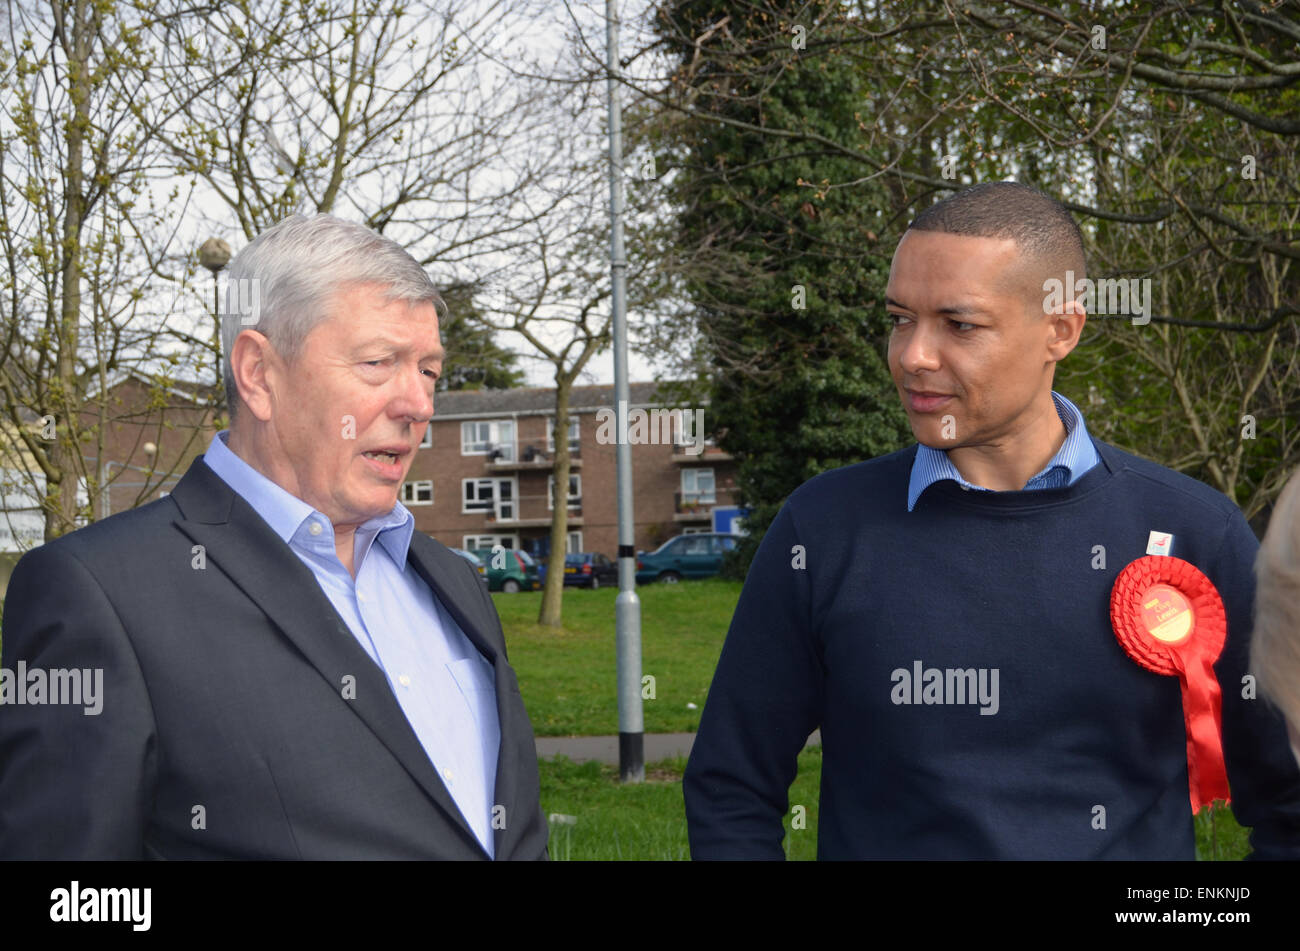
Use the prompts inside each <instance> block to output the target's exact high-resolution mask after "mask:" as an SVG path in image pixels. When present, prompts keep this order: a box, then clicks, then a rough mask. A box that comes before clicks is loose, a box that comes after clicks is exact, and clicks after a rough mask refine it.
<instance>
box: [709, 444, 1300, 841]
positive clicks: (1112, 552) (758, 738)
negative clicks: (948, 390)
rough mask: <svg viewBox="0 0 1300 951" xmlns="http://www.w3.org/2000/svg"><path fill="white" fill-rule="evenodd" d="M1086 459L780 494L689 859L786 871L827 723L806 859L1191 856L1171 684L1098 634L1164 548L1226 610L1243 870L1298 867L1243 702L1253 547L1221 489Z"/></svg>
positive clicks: (1261, 740) (853, 481)
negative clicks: (1062, 466)
mask: <svg viewBox="0 0 1300 951" xmlns="http://www.w3.org/2000/svg"><path fill="white" fill-rule="evenodd" d="M1094 444H1095V445H1096V447H1097V451H1098V453H1099V454H1100V455H1101V463H1100V464H1099V465H1097V466H1095V467H1094V468H1093V469H1092V470H1090V471H1089V472H1088V473H1087V474H1085V475H1084V476H1083V477H1082V478H1080V479H1079V480H1078V481H1077V482H1076V483H1075V484H1074V485H1072V486H1069V487H1067V488H1062V489H1047V490H1038V491H1029V492H1023V491H1022V492H998V493H985V492H973V491H966V490H963V489H962V488H960V487H959V486H958V485H957V484H956V483H954V482H951V481H946V482H940V483H936V484H935V485H933V486H931V487H930V488H928V489H927V490H926V491H925V492H924V493H923V494H922V495H921V497H920V499H919V500H918V501H917V504H916V508H915V510H914V511H912V512H908V511H907V483H908V475H909V473H910V471H911V466H912V460H913V458H914V457H915V455H916V447H915V446H913V447H911V448H909V449H906V450H903V451H901V452H897V453H893V454H892V455H889V456H884V457H881V458H879V459H873V460H871V461H869V462H864V463H860V464H858V465H853V466H847V467H845V468H842V469H836V470H834V471H832V472H827V473H824V474H822V475H820V476H817V477H816V478H814V479H812V480H810V481H809V482H807V483H806V484H804V485H803V486H801V487H800V488H799V489H798V490H797V491H796V492H795V493H794V494H792V495H791V496H790V498H789V500H788V501H787V502H786V504H785V506H784V507H783V508H782V510H781V512H780V514H779V515H778V516H777V517H776V519H775V520H774V521H773V523H772V526H771V528H770V529H769V530H768V532H767V535H766V536H765V537H764V539H763V542H762V544H761V546H760V547H759V550H758V554H757V556H756V557H755V560H754V563H753V565H752V567H751V568H750V571H749V576H748V577H747V578H746V580H745V586H744V591H743V593H742V594H741V597H740V603H739V604H738V605H737V608H736V613H735V616H734V618H733V619H732V622H731V628H730V630H729V631H728V634H727V639H726V643H725V645H724V647H723V650H722V656H721V659H720V660H719V663H718V669H717V673H716V674H715V676H714V680H713V685H712V687H711V688H710V691H709V697H708V701H707V703H706V705H705V708H704V712H703V715H702V717H701V721H700V729H699V732H698V734H697V736H696V739H695V746H694V749H693V751H692V754H691V759H690V763H689V765H688V767H687V770H686V777H685V782H684V792H685V798H686V813H687V819H688V823H689V828H690V842H691V853H692V856H693V857H695V858H697V859H699V858H710V859H712V858H725V859H740V858H781V857H782V856H783V851H782V847H781V842H782V837H783V835H784V831H783V828H782V818H783V817H784V816H786V815H787V814H788V813H789V812H790V810H791V808H792V806H793V805H803V806H804V807H805V810H806V812H807V814H808V815H809V817H810V818H811V817H812V815H813V810H812V809H811V803H795V804H791V803H789V802H788V790H789V787H790V784H791V782H792V781H793V780H794V777H795V773H796V756H797V754H798V752H799V750H800V749H801V748H802V747H803V745H804V742H805V740H806V738H807V737H808V735H809V734H810V733H811V732H812V731H813V730H814V729H816V728H818V727H820V728H821V733H822V753H823V760H822V778H821V800H820V804H819V810H818V815H817V816H816V829H817V832H816V834H817V844H818V855H819V857H820V858H823V859H865V858H889V859H893V858H900V859H901V858H930V859H997V858H1016V859H1043V858H1052V859H1057V858H1059V859H1081V858H1107V859H1112V858H1113V859H1192V858H1194V857H1195V843H1194V838H1193V826H1192V812H1191V805H1190V803H1189V799H1188V782H1187V748H1186V731H1185V729H1184V726H1183V710H1182V699H1181V691H1180V688H1179V683H1178V679H1177V678H1175V677H1163V676H1160V675H1157V674H1153V673H1150V672H1148V671H1147V670H1145V669H1143V668H1142V667H1140V666H1138V664H1137V663H1135V662H1134V661H1133V660H1131V659H1130V658H1129V657H1128V655H1127V654H1125V653H1124V650H1123V648H1122V647H1120V645H1119V644H1118V642H1117V641H1116V639H1115V635H1114V633H1113V632H1112V629H1111V624H1110V619H1109V603H1110V593H1111V587H1112V585H1113V584H1114V582H1115V578H1116V577H1117V576H1118V574H1119V572H1120V571H1121V570H1122V569H1123V568H1124V566H1125V565H1127V564H1128V563H1129V562H1131V561H1133V560H1134V559H1137V558H1141V557H1143V556H1144V555H1145V554H1146V546H1147V539H1148V534H1149V532H1150V531H1152V530H1156V531H1161V532H1171V533H1173V536H1174V541H1173V551H1172V554H1173V555H1174V556H1175V557H1179V558H1182V559H1184V560H1186V561H1189V562H1191V563H1192V564H1194V565H1196V566H1197V567H1198V568H1200V569H1201V571H1203V572H1204V573H1205V574H1206V575H1208V576H1209V578H1210V580H1211V581H1213V582H1214V584H1215V586H1216V587H1217V588H1218V590H1219V592H1220V593H1221V594H1222V595H1223V598H1224V601H1225V604H1226V607H1227V614H1228V627H1229V630H1228V639H1227V643H1226V645H1225V648H1224V652H1223V655H1222V656H1221V657H1220V659H1219V663H1218V664H1217V666H1216V672H1217V674H1218V677H1219V683H1220V685H1221V686H1222V689H1223V733H1224V751H1225V756H1226V760H1227V766H1228V778H1229V782H1230V784H1231V787H1232V794H1233V808H1234V811H1235V813H1236V816H1237V818H1238V820H1239V821H1240V822H1241V823H1242V824H1243V825H1247V826H1253V827H1254V833H1253V835H1252V845H1253V847H1254V849H1255V855H1256V857H1270V858H1291V859H1294V858H1300V769H1297V766H1296V763H1295V760H1294V758H1293V757H1292V755H1291V752H1290V749H1289V746H1288V743H1287V738H1286V730H1285V726H1284V723H1283V721H1282V719H1281V717H1280V716H1279V715H1278V714H1277V712H1276V711H1275V710H1274V709H1273V708H1272V707H1271V706H1269V705H1268V704H1267V701H1265V700H1262V699H1246V698H1244V697H1243V693H1250V692H1251V691H1250V690H1249V689H1247V688H1246V687H1243V677H1244V676H1245V675H1246V673H1247V670H1246V665H1247V660H1248V657H1249V635H1250V626H1251V613H1252V605H1253V601H1254V590H1255V589H1254V576H1253V565H1254V557H1255V552H1256V549H1257V547H1258V545H1257V542H1256V540H1255V537H1254V535H1253V534H1252V532H1251V530H1250V528H1249V526H1248V525H1247V524H1246V521H1245V519H1244V518H1243V517H1242V515H1241V512H1240V511H1239V510H1238V509H1237V507H1236V506H1235V505H1233V504H1232V503H1231V502H1230V501H1229V500H1228V499H1227V498H1226V497H1225V496H1223V495H1222V494H1220V493H1218V492H1216V491H1214V490H1213V489H1210V488H1209V487H1207V486H1205V485H1203V484H1201V483H1200V482H1197V481H1195V480H1193V479H1190V478H1188V477H1186V476H1183V475H1180V474H1178V473H1176V472H1173V471H1172V470H1169V469H1166V468H1163V467H1161V466H1158V465H1155V464H1154V463H1151V462H1147V461H1145V460H1142V459H1139V458H1137V457H1135V456H1132V455H1129V454H1127V453H1124V452H1121V451H1120V450H1118V449H1115V448H1114V447H1111V446H1107V445H1105V444H1103V443H1100V442H1097V441H1095V440H1094ZM1097 546H1101V547H1100V548H1098V547H1097ZM1102 556H1104V567H1101V564H1102ZM931 671H937V673H931ZM918 680H919V681H920V683H917V682H916V681H918ZM940 701H942V702H940ZM812 827H813V823H812V822H809V826H808V828H809V829H811V828H812ZM790 834H791V835H800V834H805V835H810V834H812V833H811V832H801V831H798V830H795V831H792V832H791V833H790Z"/></svg>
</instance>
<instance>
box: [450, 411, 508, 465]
mask: <svg viewBox="0 0 1300 951" xmlns="http://www.w3.org/2000/svg"><path fill="white" fill-rule="evenodd" d="M480 426H486V427H487V437H488V438H487V439H482V438H480V437H481V436H482V435H483V433H482V431H481V430H480V429H479V428H478V427H480ZM503 426H509V427H510V438H509V439H506V438H505V437H503V436H502V434H501V428H502V427H503ZM471 427H472V428H471ZM518 439H519V427H518V426H516V425H515V421H514V420H513V419H467V420H465V421H464V422H463V423H461V424H460V454H461V455H462V456H486V455H488V454H489V453H490V452H491V451H492V450H493V449H500V450H501V455H500V456H499V457H498V458H499V459H500V460H501V461H502V462H514V461H515V459H516V458H517V457H518V455H519V453H518V451H517V450H518V446H517V441H518ZM480 446H481V447H483V448H478V447H480Z"/></svg>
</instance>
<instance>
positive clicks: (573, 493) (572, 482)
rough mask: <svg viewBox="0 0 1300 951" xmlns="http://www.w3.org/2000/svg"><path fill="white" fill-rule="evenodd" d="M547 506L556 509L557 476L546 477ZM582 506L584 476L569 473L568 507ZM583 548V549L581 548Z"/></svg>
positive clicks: (566, 504) (566, 505)
mask: <svg viewBox="0 0 1300 951" xmlns="http://www.w3.org/2000/svg"><path fill="white" fill-rule="evenodd" d="M546 507H547V509H549V510H552V511H553V510H554V509H555V476H554V475H548V476H547V477H546ZM581 507H582V476H581V475H579V474H578V473H570V474H569V495H568V497H567V499H566V500H565V508H566V509H576V508H581ZM579 550H581V549H579Z"/></svg>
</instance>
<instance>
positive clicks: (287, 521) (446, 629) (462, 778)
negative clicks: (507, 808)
mask: <svg viewBox="0 0 1300 951" xmlns="http://www.w3.org/2000/svg"><path fill="white" fill-rule="evenodd" d="M227 433H228V430H224V429H223V430H222V431H221V432H219V433H217V435H216V436H214V437H213V439H212V444H211V445H210V446H209V447H208V451H207V452H206V453H205V454H204V456H203V461H204V462H206V463H207V465H208V468H210V469H211V470H212V471H213V472H215V473H216V474H217V475H218V476H220V477H221V478H222V479H223V480H224V481H225V482H226V484H227V485H229V486H230V487H231V488H232V489H234V490H235V491H236V492H238V493H239V494H240V495H241V496H243V498H244V500H245V501H246V502H248V504H249V505H251V506H252V507H253V509H254V511H256V512H257V514H258V515H260V516H262V518H263V519H264V520H265V521H266V523H267V524H268V525H270V526H271V528H272V530H273V531H274V532H275V533H276V534H277V535H279V536H280V538H282V539H283V540H284V542H285V544H287V545H288V546H289V548H290V549H291V550H292V551H293V553H294V554H295V555H297V556H298V558H299V559H300V560H301V561H302V563H303V564H305V565H306V566H307V567H308V568H310V569H311V573H312V574H313V575H314V576H315V577H316V581H317V582H318V583H319V584H320V586H321V590H322V591H324V592H325V595H326V597H328V598H329V600H330V604H332V605H333V606H334V610H336V611H337V612H338V614H339V617H341V618H342V619H343V620H344V621H345V622H346V623H347V625H348V630H350V631H351V632H352V636H353V637H355V638H356V639H357V643H359V644H360V645H361V647H362V649H363V650H365V652H366V653H367V654H368V655H370V659H371V660H373V661H374V662H375V664H376V665H378V667H379V669H380V670H382V671H383V672H384V676H385V677H386V678H387V679H388V684H389V687H390V688H391V689H392V691H393V695H394V696H395V697H396V698H397V702H398V704H399V705H400V706H401V708H402V712H403V713H404V714H406V719H407V721H408V722H409V723H410V724H411V728H412V729H413V730H414V731H415V735H416V737H417V738H418V739H419V741H420V745H421V746H422V747H424V751H425V753H427V754H428V756H429V760H430V762H432V763H433V767H434V769H436V770H437V771H438V775H439V777H440V778H441V779H442V782H443V785H444V786H446V787H447V791H448V792H449V793H451V797H452V799H453V800H455V802H456V805H457V807H458V808H459V809H460V811H461V814H462V815H463V816H464V817H465V821H466V822H467V823H469V827H470V828H471V829H472V830H474V834H475V835H476V836H477V837H478V840H479V843H480V844H481V845H482V846H483V848H484V850H485V851H486V852H487V854H488V855H489V856H492V855H493V854H494V845H493V840H492V839H493V833H492V806H493V802H492V800H493V798H494V795H495V791H496V771H497V755H498V749H499V747H500V744H501V725H500V721H499V719H498V713H497V702H496V685H495V682H494V678H493V671H492V665H491V664H490V663H488V661H487V659H486V658H484V657H483V655H482V654H480V653H479V652H478V649H477V648H476V647H475V646H474V645H473V644H472V643H471V642H470V640H469V638H468V637H466V636H465V633H464V631H462V630H461V628H460V625H459V624H457V623H456V621H455V619H454V618H452V616H451V615H450V614H448V613H447V609H446V608H445V607H443V605H442V604H441V603H439V601H438V598H437V597H436V596H435V595H434V593H433V591H432V590H431V589H430V588H429V585H428V584H427V583H425V581H424V579H423V578H421V577H420V575H419V573H418V572H417V571H416V570H415V567H414V566H413V565H411V564H410V563H408V562H407V560H406V555H407V551H408V550H409V548H410V545H411V535H412V534H413V533H414V531H415V517H414V516H413V515H411V513H410V511H409V510H408V509H407V508H406V507H405V506H404V505H402V503H401V502H395V503H394V504H393V508H392V511H390V512H388V513H387V514H385V515H382V516H379V517H377V518H372V519H370V520H369V521H367V522H364V523H363V524H362V525H360V526H359V527H358V528H357V530H356V536H355V539H354V541H353V549H352V551H353V563H354V564H355V566H356V572H357V573H356V578H355V579H354V578H353V577H352V575H351V574H350V573H349V572H348V570H347V568H345V567H343V562H342V561H340V560H339V556H338V552H337V551H336V550H335V547H334V526H333V525H332V524H331V522H330V520H329V519H328V518H327V517H326V516H325V515H323V514H322V513H321V512H318V511H316V510H315V509H313V508H312V507H311V506H310V505H308V504H307V503H306V502H304V501H302V499H299V498H297V497H296V496H294V495H291V494H290V493H289V492H287V491H285V490H284V489H283V488H281V487H280V486H279V485H276V484H275V483H274V482H272V481H271V480H270V479H268V478H267V477H266V476H264V475H262V473H260V472H258V471H257V470H256V469H254V468H253V467H252V466H250V465H249V464H248V463H247V462H245V461H244V460H243V459H241V458H240V457H239V456H237V455H235V453H233V452H231V450H230V447H229V446H227V445H226V436H227ZM376 541H377V542H378V544H375V542H376Z"/></svg>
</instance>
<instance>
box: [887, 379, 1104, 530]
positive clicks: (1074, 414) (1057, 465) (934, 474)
mask: <svg viewBox="0 0 1300 951" xmlns="http://www.w3.org/2000/svg"><path fill="white" fill-rule="evenodd" d="M1052 402H1053V403H1055V404H1056V414H1057V415H1058V416H1060V417H1061V422H1062V423H1064V424H1065V433H1066V435H1065V442H1064V443H1062V444H1061V448H1060V449H1059V450H1057V453H1056V455H1055V456H1053V457H1052V459H1051V461H1050V462H1049V463H1048V464H1047V465H1046V466H1045V467H1044V468H1043V470H1042V471H1041V472H1039V473H1038V474H1037V475H1035V476H1034V477H1033V478H1032V479H1030V480H1029V481H1028V482H1027V483H1025V488H1024V490H1023V491H1032V490H1035V489H1059V488H1064V487H1066V486H1068V485H1073V484H1074V483H1075V482H1076V481H1078V479H1079V478H1081V477H1082V476H1083V474H1084V473H1086V472H1087V471H1088V470H1089V469H1091V468H1092V467H1093V466H1095V465H1096V464H1097V463H1098V462H1099V461H1100V457H1098V455H1097V450H1096V447H1094V446H1093V444H1092V437H1090V436H1089V435H1088V427H1087V425H1086V424H1085V423H1084V421H1083V414H1082V413H1081V412H1079V407H1077V406H1075V405H1074V404H1073V403H1071V402H1070V401H1069V400H1067V399H1066V398H1065V397H1064V396H1062V395H1061V394H1060V393H1057V392H1056V391H1055V390H1053V391H1052ZM945 479H951V480H952V481H954V482H956V483H957V484H958V485H960V486H961V487H962V488H965V489H974V490H978V491H980V492H991V491H993V490H992V489H986V488H984V487H983V486H980V485H975V484H974V483H973V482H967V481H966V480H965V479H963V478H962V475H961V473H960V472H958V471H957V467H956V466H954V465H953V464H952V462H951V460H949V458H948V453H947V452H946V451H944V450H942V449H931V448H930V447H929V446H919V445H918V446H917V447H916V458H915V459H914V460H913V461H912V474H911V477H910V478H909V479H908V483H907V510H908V511H909V512H910V511H912V510H913V509H914V508H915V507H916V500H917V499H919V498H920V497H921V493H922V492H924V491H925V490H926V489H928V488H929V487H930V486H932V485H934V484H935V483H936V482H942V481H943V480H945Z"/></svg>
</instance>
